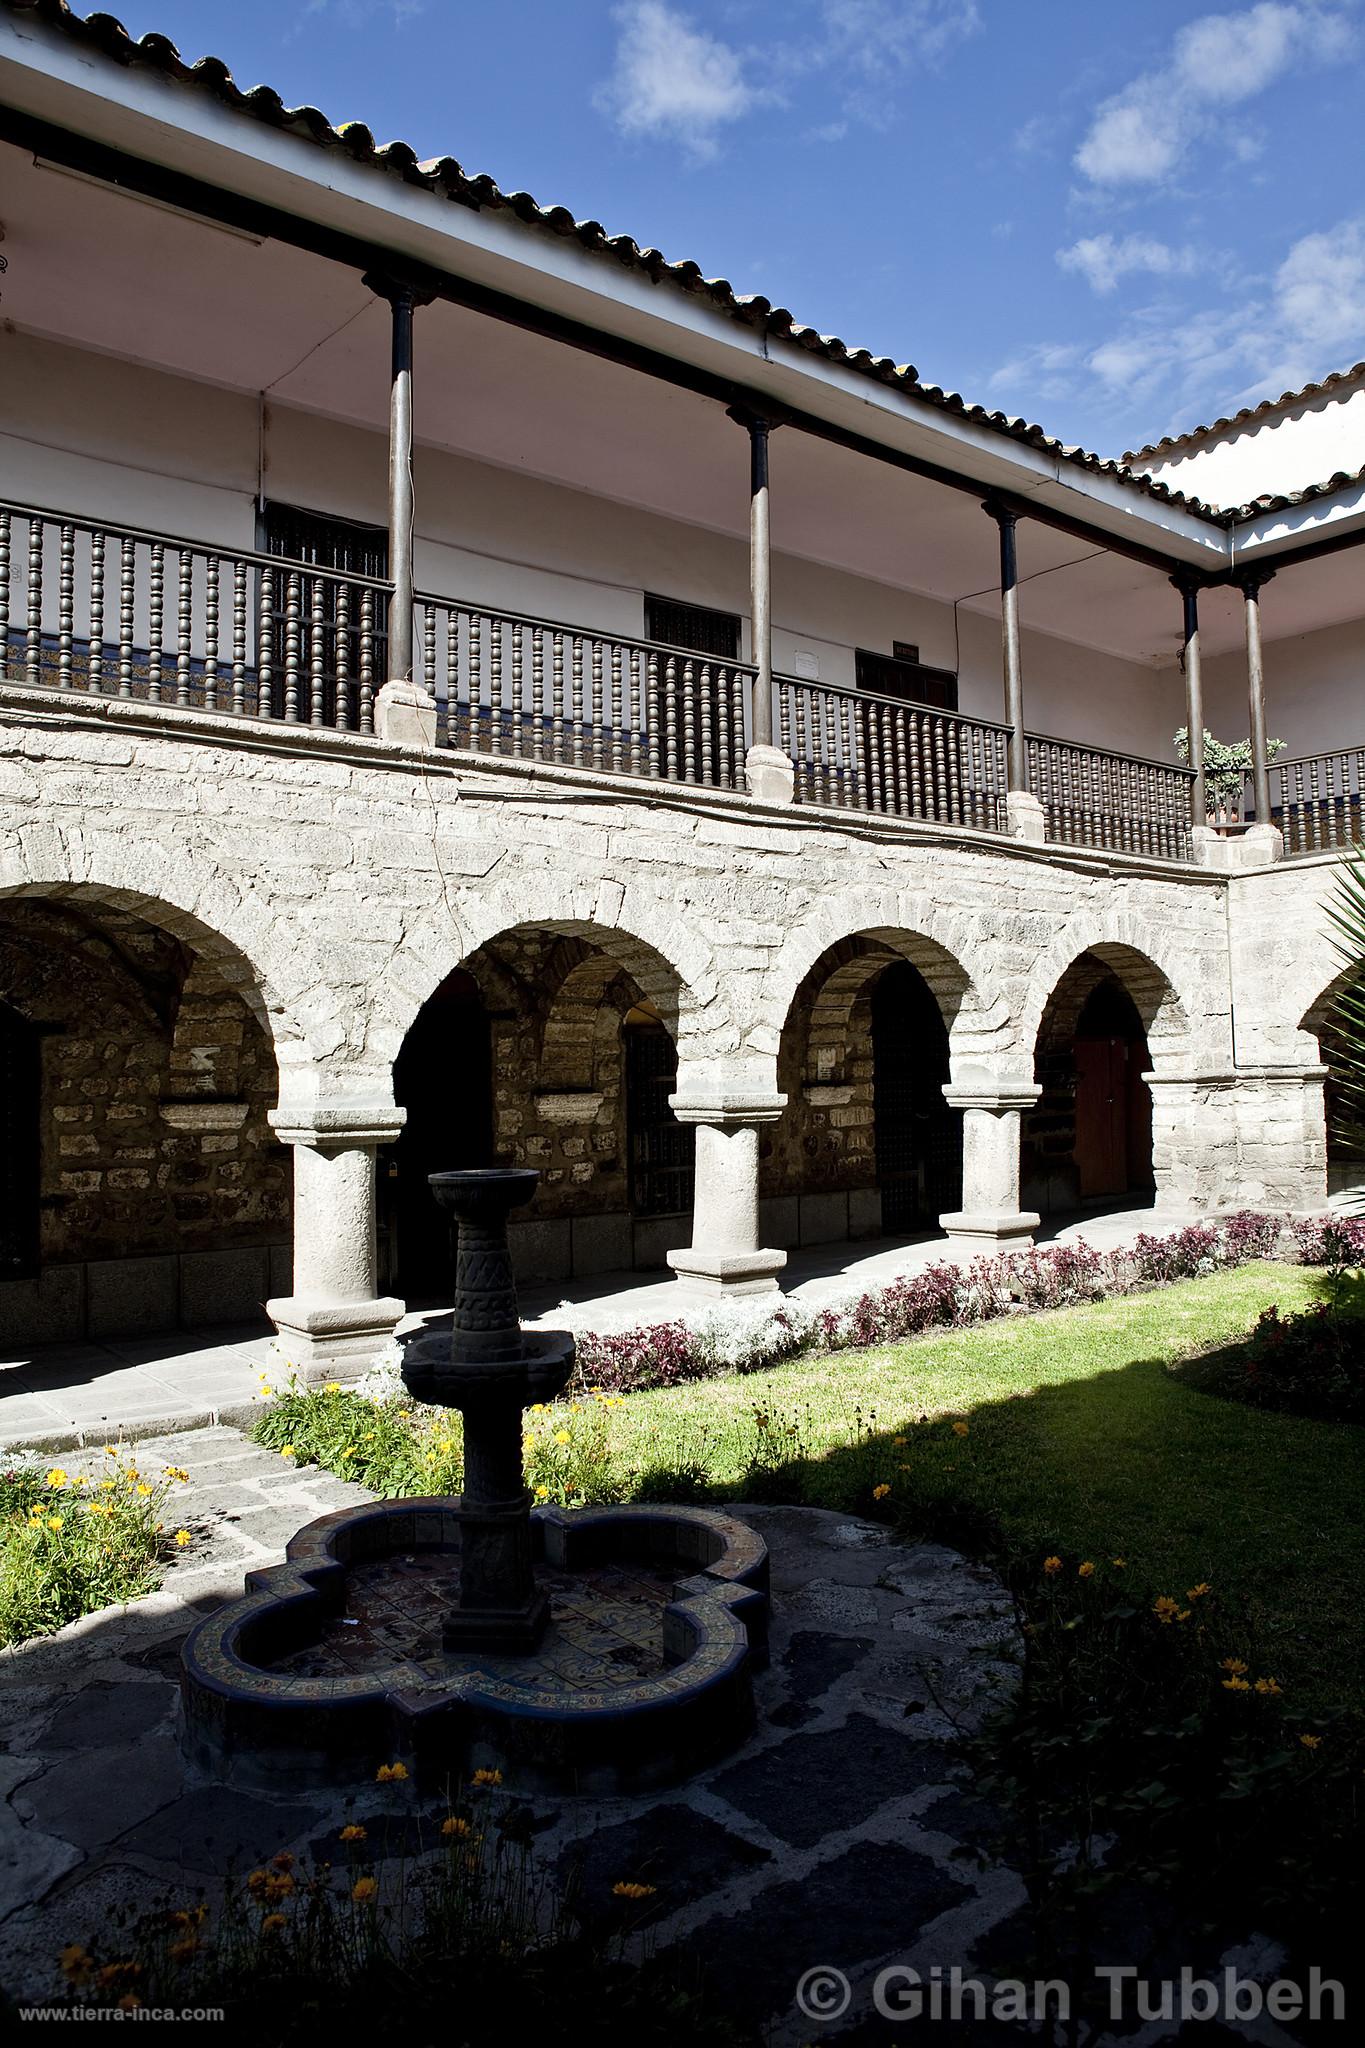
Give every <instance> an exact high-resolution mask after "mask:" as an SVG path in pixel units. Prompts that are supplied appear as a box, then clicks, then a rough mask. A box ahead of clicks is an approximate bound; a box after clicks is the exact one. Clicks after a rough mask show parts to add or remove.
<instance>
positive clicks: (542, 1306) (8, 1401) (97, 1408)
mask: <svg viewBox="0 0 1365 2048" xmlns="http://www.w3.org/2000/svg"><path fill="white" fill-rule="evenodd" d="M1189 1220H1190V1218H1189V1217H1188V1216H1187V1215H1184V1214H1179V1215H1177V1214H1175V1213H1171V1214H1157V1213H1156V1212H1154V1211H1153V1210H1151V1209H1118V1210H1110V1211H1107V1212H1105V1213H1104V1214H1101V1215H1094V1216H1089V1217H1085V1218H1081V1219H1078V1220H1073V1221H1071V1222H1068V1223H1064V1224H1060V1225H1059V1226H1058V1227H1057V1228H1056V1229H1055V1230H1054V1231H1052V1232H1051V1233H1050V1236H1051V1238H1053V1239H1055V1240H1056V1241H1059V1242H1075V1241H1076V1240H1077V1239H1080V1238H1084V1239H1085V1240H1086V1242H1087V1243H1089V1244H1092V1245H1094V1246H1095V1247H1096V1248H1097V1249H1099V1250H1108V1249H1110V1248H1112V1247H1114V1246H1117V1245H1123V1244H1131V1243H1132V1241H1133V1239H1134V1238H1135V1237H1136V1236H1137V1234H1138V1232H1139V1231H1143V1230H1147V1231H1152V1232H1154V1233H1157V1234H1160V1233H1162V1232H1164V1231H1169V1230H1175V1229H1178V1228H1179V1227H1180V1226H1181V1224H1183V1223H1186V1222H1188V1221H1189ZM1043 1235H1044V1241H1046V1240H1047V1239H1048V1237H1049V1233H1046V1232H1045V1233H1044V1234H1043ZM945 1249H946V1241H945V1240H944V1239H943V1238H940V1237H935V1238H925V1239H923V1240H921V1241H920V1242H918V1243H915V1244H906V1243H904V1242H902V1241H900V1240H897V1241H894V1242H892V1241H889V1240H885V1239H879V1240H876V1241H874V1242H872V1243H869V1244H865V1245H852V1244H839V1245H816V1246H811V1247H808V1248H807V1249H806V1250H804V1251H796V1252H793V1253H792V1254H791V1258H790V1260H789V1263H788V1266H787V1271H786V1276H785V1277H786V1291H787V1292H788V1293H789V1294H791V1295H794V1296H795V1297H796V1298H797V1299H798V1300H801V1301H806V1302H822V1301H829V1300H832V1299H834V1298H835V1297H836V1296H840V1295H846V1294H856V1293H859V1292H861V1291H862V1290H864V1289H866V1288H870V1287H879V1286H884V1285H885V1284H886V1282H887V1281H888V1280H892V1279H894V1278H895V1277H896V1276H897V1275H898V1274H902V1273H916V1272H920V1271H921V1270H922V1269H923V1268H924V1267H925V1266H928V1265H932V1264H934V1263H935V1262H936V1261H941V1260H942V1259H943V1257H944V1253H945ZM689 1300H690V1312H691V1313H693V1314H695V1313H697V1311H698V1303H697V1301H696V1298H695V1297H688V1296H687V1295H686V1294H685V1293H684V1292H683V1290H682V1289H681V1288H680V1287H679V1286H678V1283H677V1282H676V1281H675V1280H672V1279H667V1280H663V1279H655V1278H653V1277H652V1276H650V1275H641V1274H638V1273H604V1274H601V1275H598V1276H595V1277H593V1278H592V1279H587V1280H576V1281H570V1280H566V1281H557V1282H556V1283H555V1284H554V1285H553V1286H549V1287H528V1288H524V1289H523V1290H522V1319H523V1321H524V1322H525V1323H526V1324H527V1325H528V1326H529V1327H532V1328H534V1327H537V1326H540V1327H544V1326H553V1325H554V1324H555V1322H556V1320H559V1321H561V1322H562V1321H563V1319H564V1318H563V1315H562V1313H561V1311H562V1305H563V1303H564V1302H565V1301H567V1302H569V1303H570V1305H571V1306H572V1308H573V1311H574V1314H573V1317H572V1321H573V1325H574V1327H575V1328H576V1329H602V1330H609V1329H617V1330H619V1329H629V1328H631V1327H633V1326H635V1325H637V1324H640V1323H656V1322H668V1321H671V1320H673V1319H674V1318H676V1317H678V1316H680V1315H684V1314H686V1313H688V1312H689ZM702 1306H705V1304H702ZM419 1320H420V1318H419V1317H415V1316H414V1317H412V1318H410V1319H409V1322H408V1323H407V1324H400V1326H399V1327H400V1328H405V1327H411V1326H412V1325H413V1324H415V1323H417V1322H418V1321H419ZM284 1370H285V1368H284V1365H283V1362H282V1361H281V1359H280V1357H279V1356H278V1354H277V1353H276V1352H275V1351H274V1349H273V1347H272V1342H271V1336H270V1332H269V1330H268V1329H267V1328H266V1327H265V1326H263V1325H250V1326H247V1327H245V1328H243V1327H240V1326H239V1327H234V1328H224V1329H218V1330H205V1331H202V1332H193V1333H185V1332H179V1333H174V1332H173V1333H169V1334H167V1335H166V1336H162V1337H138V1338H126V1339H117V1340H109V1341H107V1342H105V1343H102V1344H81V1345H42V1346H38V1347H36V1348H35V1349H33V1350H31V1351H29V1352H27V1353H23V1352H16V1351H14V1350H13V1349H11V1350H10V1351H9V1352H8V1353H4V1354H0V1450H6V1449H19V1448H22V1447H24V1446H27V1447H29V1448H31V1449H33V1450H39V1451H66V1450H70V1449H72V1448H78V1447H79V1446H80V1445H82V1444H92V1443H93V1444H98V1443H103V1442H104V1441H105V1440H106V1439H107V1438H108V1437H109V1436H110V1435H115V1434H118V1433H119V1432H120V1431H121V1432H122V1434H123V1435H124V1436H125V1437H144V1436H158V1435H162V1434H164V1433H166V1432H167V1431H168V1430H172V1429H202V1428H211V1427H213V1426H215V1425H217V1424H219V1423H223V1422H227V1423H243V1422H245V1421H246V1420H248V1418H249V1416H250V1413H251V1409H252V1406H253V1403H255V1402H257V1401H258V1400H259V1398H260V1382H261V1377H262V1374H266V1375H268V1376H269V1377H270V1378H271V1379H273V1380H276V1381H278V1380H279V1379H280V1378H281V1377H282V1376H283V1373H284Z"/></svg>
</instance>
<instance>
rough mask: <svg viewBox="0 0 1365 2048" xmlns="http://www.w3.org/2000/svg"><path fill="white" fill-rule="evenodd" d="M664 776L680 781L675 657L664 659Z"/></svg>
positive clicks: (669, 656) (667, 656)
mask: <svg viewBox="0 0 1365 2048" xmlns="http://www.w3.org/2000/svg"><path fill="white" fill-rule="evenodd" d="M663 712H664V775H665V776H666V777H667V779H668V780H669V781H670V782H676V781H677V779H678V662H677V657H676V656H675V655H672V654H670V655H666V656H665V658H664V704H663Z"/></svg>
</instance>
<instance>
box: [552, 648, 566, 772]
mask: <svg viewBox="0 0 1365 2048" xmlns="http://www.w3.org/2000/svg"><path fill="white" fill-rule="evenodd" d="M550 759H551V760H552V761H560V762H562V761H563V759H564V635H563V634H562V633H556V634H555V637H554V642H553V645H552V646H551V649H550Z"/></svg>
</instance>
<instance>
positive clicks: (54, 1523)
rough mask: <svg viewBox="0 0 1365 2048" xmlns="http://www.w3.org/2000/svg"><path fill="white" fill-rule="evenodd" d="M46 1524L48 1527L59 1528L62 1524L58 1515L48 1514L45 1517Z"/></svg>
mask: <svg viewBox="0 0 1365 2048" xmlns="http://www.w3.org/2000/svg"><path fill="white" fill-rule="evenodd" d="M47 1526H48V1528H49V1529H60V1528H61V1526H62V1517H61V1516H60V1515H49V1516H48V1518H47Z"/></svg>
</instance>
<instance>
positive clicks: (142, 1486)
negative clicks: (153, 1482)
mask: <svg viewBox="0 0 1365 2048" xmlns="http://www.w3.org/2000/svg"><path fill="white" fill-rule="evenodd" d="M137 1490H138V1492H139V1494H140V1495H141V1496H142V1498H143V1500H146V1498H147V1496H148V1494H149V1493H150V1492H151V1490H152V1489H151V1487H150V1486H148V1484H147V1482H146V1480H145V1479H140V1480H139V1481H138V1487H137Z"/></svg>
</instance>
